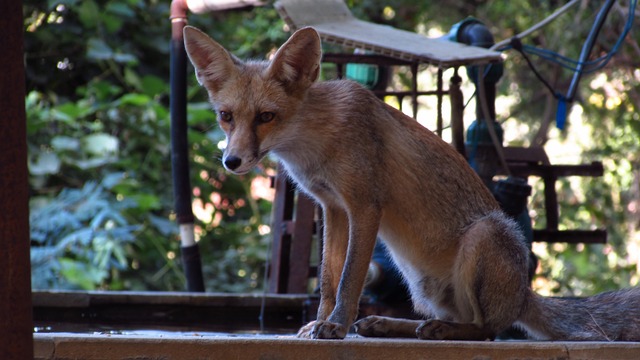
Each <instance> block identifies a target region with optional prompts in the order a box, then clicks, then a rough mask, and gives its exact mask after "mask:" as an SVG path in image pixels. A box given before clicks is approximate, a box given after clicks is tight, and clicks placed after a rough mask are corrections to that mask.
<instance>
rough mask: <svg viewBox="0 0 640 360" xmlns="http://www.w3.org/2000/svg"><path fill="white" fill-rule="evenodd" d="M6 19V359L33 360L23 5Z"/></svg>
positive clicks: (2, 228)
mask: <svg viewBox="0 0 640 360" xmlns="http://www.w3.org/2000/svg"><path fill="white" fill-rule="evenodd" d="M0 14H2V17H1V18H0V33H1V34H2V36H1V37H0V48H2V49H5V51H4V52H3V54H2V56H0V68H1V69H5V71H3V74H2V81H0V113H2V126H0V207H1V208H2V211H0V246H1V248H2V255H1V257H0V259H1V260H0V263H1V264H2V268H1V269H0V314H1V315H0V359H8V360H9V359H10V360H14V359H15V360H19V359H33V315H32V312H33V310H32V305H31V266H30V259H29V241H30V237H29V185H28V184H29V183H28V175H27V174H28V172H27V134H26V131H27V130H26V129H27V126H26V115H25V107H24V96H25V77H24V57H23V56H24V55H23V35H22V34H23V33H22V32H23V20H22V1H2V2H0Z"/></svg>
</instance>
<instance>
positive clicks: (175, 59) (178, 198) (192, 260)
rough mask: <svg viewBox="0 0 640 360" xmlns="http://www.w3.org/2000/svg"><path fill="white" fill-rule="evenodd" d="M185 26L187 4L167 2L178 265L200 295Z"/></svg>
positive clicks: (172, 161) (189, 288) (189, 286)
mask: <svg viewBox="0 0 640 360" xmlns="http://www.w3.org/2000/svg"><path fill="white" fill-rule="evenodd" d="M186 24H187V4H186V1H184V0H174V1H172V2H171V79H170V82H171V99H170V108H171V165H172V172H173V194H174V197H175V198H174V203H175V211H176V216H177V220H178V224H179V226H180V242H181V249H182V262H183V267H184V272H185V276H186V278H187V290H188V291H194V292H204V280H203V277H202V264H201V260H200V250H199V248H198V244H197V243H196V242H195V237H194V233H193V230H194V219H195V218H194V216H193V211H192V209H191V182H190V179H189V147H188V141H187V54H186V52H185V49H184V40H183V35H182V30H183V28H184V27H185V25H186Z"/></svg>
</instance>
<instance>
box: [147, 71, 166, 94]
mask: <svg viewBox="0 0 640 360" xmlns="http://www.w3.org/2000/svg"><path fill="white" fill-rule="evenodd" d="M168 90H169V87H168V86H167V83H166V82H165V81H164V80H162V79H160V78H159V77H157V76H151V75H147V76H144V77H143V78H142V92H143V93H144V94H145V95H147V96H150V97H153V96H157V95H159V94H163V93H167V92H168Z"/></svg>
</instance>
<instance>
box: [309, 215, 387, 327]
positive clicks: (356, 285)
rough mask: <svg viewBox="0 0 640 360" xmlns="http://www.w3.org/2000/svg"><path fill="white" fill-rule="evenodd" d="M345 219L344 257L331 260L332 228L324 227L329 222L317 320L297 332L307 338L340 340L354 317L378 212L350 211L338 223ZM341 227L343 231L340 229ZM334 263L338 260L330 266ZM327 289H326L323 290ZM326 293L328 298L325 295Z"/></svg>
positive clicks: (375, 230)
mask: <svg viewBox="0 0 640 360" xmlns="http://www.w3.org/2000/svg"><path fill="white" fill-rule="evenodd" d="M327 215H328V216H327V220H328V219H330V218H332V220H337V219H335V218H333V216H334V215H333V214H332V215H329V214H327ZM345 218H348V222H347V225H348V238H349V240H348V245H346V256H344V257H343V256H340V257H338V258H332V256H333V255H334V254H332V253H331V249H332V248H333V247H332V245H330V242H331V241H333V240H335V239H334V238H332V237H331V235H333V234H332V231H333V229H329V228H328V227H329V226H331V225H330V224H331V222H332V221H331V220H329V221H328V222H327V224H326V226H327V229H326V231H325V235H328V237H327V238H325V248H327V247H328V248H329V249H328V251H327V250H325V252H324V254H323V256H325V257H324V258H323V269H322V285H321V291H322V295H321V304H320V308H319V309H318V320H316V321H315V322H312V323H310V324H308V325H306V326H305V327H303V328H302V329H301V333H304V334H305V335H308V336H304V337H309V338H314V339H342V338H344V337H345V336H346V335H347V332H348V330H349V327H350V326H351V324H352V322H353V321H354V320H355V318H356V316H357V313H358V303H359V300H360V294H361V292H362V287H363V285H364V280H365V277H366V274H367V269H368V267H369V261H370V260H371V255H372V253H373V248H374V246H375V240H376V235H377V233H378V226H379V223H380V210H379V209H376V208H371V209H361V208H360V209H357V210H353V209H352V210H351V211H349V213H348V215H347V216H346V217H344V216H343V219H342V220H343V221H344V219H345ZM342 228H343V229H344V227H342ZM343 231H344V230H343ZM338 248H339V249H340V250H342V251H344V249H345V245H339V246H338ZM327 256H328V258H327ZM335 260H338V261H336V262H335V263H334V261H335ZM341 264H342V265H341ZM339 274H342V276H340V275H339ZM336 282H337V284H336ZM328 286H329V287H330V288H327V287H328ZM336 289H337V291H336ZM327 292H328V294H330V295H331V296H327V295H328V294H327ZM325 294H327V295H325ZM334 294H335V295H334ZM334 296H335V300H334V301H335V302H334V303H333V304H332V303H331V299H333V298H334ZM329 297H330V298H331V299H329ZM330 308H333V309H332V311H331V312H330V314H329V315H328V317H326V318H325V316H326V314H327V313H328V312H329V310H331V309H330ZM301 333H299V336H300V335H301Z"/></svg>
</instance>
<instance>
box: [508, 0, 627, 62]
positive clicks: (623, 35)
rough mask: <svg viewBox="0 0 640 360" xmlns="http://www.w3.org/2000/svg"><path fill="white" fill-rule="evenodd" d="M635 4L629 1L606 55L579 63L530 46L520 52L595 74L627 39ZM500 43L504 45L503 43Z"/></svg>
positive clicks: (524, 46) (523, 47)
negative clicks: (626, 15) (620, 26)
mask: <svg viewBox="0 0 640 360" xmlns="http://www.w3.org/2000/svg"><path fill="white" fill-rule="evenodd" d="M637 2H638V1H637V0H631V1H630V2H629V15H628V17H627V21H626V23H625V26H624V29H623V31H622V33H621V34H620V36H619V37H618V40H617V41H616V43H615V44H614V45H613V47H612V49H611V50H610V51H609V52H608V53H607V54H605V55H603V56H601V57H599V58H597V59H594V60H589V61H584V62H580V61H577V60H574V59H571V58H568V57H566V56H563V55H561V54H558V53H556V52H554V51H551V50H547V49H541V48H537V47H535V46H531V45H523V46H522V51H524V52H526V53H528V54H532V55H536V56H539V57H541V58H543V59H545V60H547V61H551V62H554V63H556V64H558V65H560V66H562V67H563V68H566V69H569V70H571V71H574V72H576V71H581V72H582V73H584V74H590V73H593V72H596V71H598V70H600V69H602V68H603V67H604V66H606V65H607V63H609V61H610V60H611V58H613V56H614V55H615V54H616V53H618V51H619V50H620V48H621V47H622V43H623V42H624V39H625V38H626V37H627V35H628V34H629V32H630V31H631V28H632V26H633V19H634V17H635V10H636V6H637ZM567 5H569V4H567ZM565 6H566V5H565ZM519 35H520V34H519ZM516 37H518V39H519V38H520V37H519V36H516ZM510 41H511V40H510ZM501 43H504V41H503V42H501ZM510 44H511V43H510ZM510 48H513V46H506V47H505V46H504V45H501V50H507V49H510Z"/></svg>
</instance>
